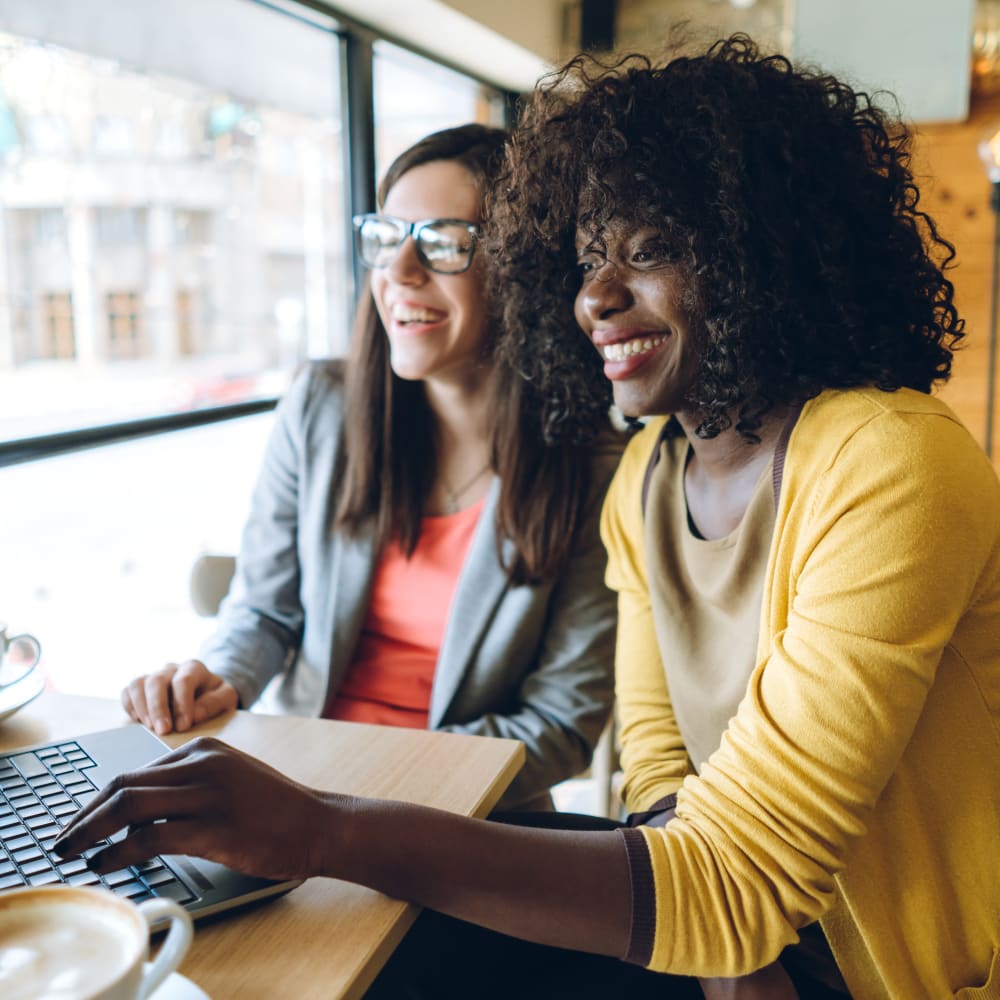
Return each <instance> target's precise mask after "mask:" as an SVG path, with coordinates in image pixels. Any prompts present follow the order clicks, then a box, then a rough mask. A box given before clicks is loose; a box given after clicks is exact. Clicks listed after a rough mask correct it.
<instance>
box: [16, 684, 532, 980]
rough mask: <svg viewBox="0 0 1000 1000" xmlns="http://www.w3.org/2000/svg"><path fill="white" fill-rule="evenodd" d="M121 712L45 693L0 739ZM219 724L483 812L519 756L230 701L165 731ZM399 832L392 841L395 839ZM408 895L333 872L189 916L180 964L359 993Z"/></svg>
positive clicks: (451, 806) (251, 741)
mask: <svg viewBox="0 0 1000 1000" xmlns="http://www.w3.org/2000/svg"><path fill="white" fill-rule="evenodd" d="M127 721H128V719H127V717H126V716H125V714H124V712H123V711H122V709H121V706H120V705H118V703H117V702H114V701H110V700H107V699H103V698H85V697H79V696H76V695H60V694H52V693H46V694H43V695H42V696H41V697H40V698H38V699H37V700H36V701H34V702H32V703H31V704H30V705H28V706H27V707H26V708H24V709H22V710H21V711H20V712H18V713H17V715H14V716H12V717H11V718H9V719H7V720H6V721H4V722H3V723H0V750H3V751H6V750H12V749H16V748H18V747H22V746H28V745H30V744H33V743H43V742H46V741H48V740H52V739H64V738H68V737H70V736H77V735H80V734H82V733H86V732H91V731H95V730H98V729H109V728H111V727H112V726H115V725H122V724H124V723H126V722H127ZM200 735H212V736H219V737H220V738H221V739H224V740H225V741H226V742H227V743H231V744H232V745H233V746H236V747H239V748H240V749H241V750H245V751H247V752H248V753H252V754H254V755H255V756H257V757H260V758H261V759H262V760H265V761H267V762H268V763H269V764H271V765H272V766H273V767H276V768H278V769H279V770H281V771H283V772H284V773H286V774H288V775H290V776H291V777H293V778H295V779H296V780H298V781H301V782H304V783H306V784H309V785H312V786H314V787H317V788H322V789H325V790H329V791H337V792H344V793H348V794H355V795H364V796H373V797H380V798H390V799H397V800H402V801H407V802H418V803H422V804H424V805H429V806H436V807H437V808H440V809H447V810H449V811H451V812H455V813H460V814H462V815H465V816H485V815H486V814H487V813H488V812H489V810H490V809H491V808H492V807H493V805H494V804H495V803H496V802H497V800H498V799H499V798H500V796H501V795H502V794H503V792H504V790H505V789H506V788H507V786H508V785H509V784H510V782H511V780H512V779H513V777H514V775H515V774H516V773H517V771H518V769H519V768H520V766H521V764H522V762H523V760H524V747H523V746H522V745H521V744H520V743H518V742H517V741H514V740H496V739H485V738H482V737H476V736H458V735H454V734H451V733H431V732H424V731H421V730H412V729H390V728H386V727H382V726H364V725H358V724H354V723H347V722H329V721H325V720H321V719H299V718H288V717H278V716H265V715H257V714H254V713H250V712H234V713H231V714H229V715H226V716H223V717H222V718H220V719H216V720H213V721H212V722H210V723H207V724H205V725H203V726H199V727H198V729H197V730H195V731H194V733H186V734H184V735H183V736H177V735H171V736H169V737H167V738H166V742H167V743H169V744H170V745H171V746H177V745H179V744H181V743H183V742H185V741H186V740H187V739H190V738H192V737H193V736H200ZM404 843H405V841H404V840H401V847H400V849H401V850H405V847H404V846H403V844H404ZM418 912H419V909H418V907H415V906H412V905H410V904H407V903H401V902H399V901H397V900H393V899H390V898H388V897H387V896H383V895H382V894H381V893H377V892H373V891H372V890H370V889H364V888H361V887H360V886H356V885H351V884H349V883H347V882H340V881H338V880H336V879H327V878H313V879H310V880H309V881H307V882H305V883H304V884H303V885H301V886H299V887H298V888H297V889H294V890H293V891H292V892H290V893H288V894H287V895H285V896H282V897H280V898H278V899H274V900H270V901H267V902H264V903H262V904H260V905H258V906H255V907H252V908H250V909H247V910H244V911H240V912H235V913H230V914H225V915H222V916H219V917H216V918H208V919H206V920H205V921H202V922H200V923H198V924H197V925H196V930H195V937H194V943H193V944H192V946H191V950H190V952H188V955H187V957H186V958H185V959H184V963H183V965H182V966H181V970H180V971H181V972H182V973H183V974H184V975H185V976H187V977H188V978H189V979H191V980H192V982H194V983H196V984H197V985H198V986H200V987H201V988H202V989H203V990H205V992H206V993H208V995H209V997H211V1000H229V998H231V997H238V998H239V1000H253V998H260V1000H265V998H266V1000H274V998H276V997H289V996H294V997H296V998H302V1000H306V998H310V997H316V998H320V997H322V998H324V1000H327V998H331V997H360V996H362V995H363V993H364V991H365V990H366V989H367V988H368V986H369V985H370V983H371V981H372V980H373V979H374V978H375V975H376V974H377V973H378V971H379V969H380V968H381V967H382V965H383V964H384V963H385V961H386V960H387V959H388V957H389V956H390V955H391V954H392V951H393V949H394V948H395V947H396V945H397V944H398V943H399V941H400V940H401V939H402V937H403V935H404V934H405V933H406V931H407V930H408V929H409V927H410V925H411V924H412V922H413V920H414V918H415V917H416V915H417V913H418Z"/></svg>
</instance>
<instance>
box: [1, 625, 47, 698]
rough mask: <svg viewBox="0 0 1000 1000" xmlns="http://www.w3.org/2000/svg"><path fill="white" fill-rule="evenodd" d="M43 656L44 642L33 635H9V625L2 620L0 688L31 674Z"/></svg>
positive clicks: (25, 633) (23, 633)
mask: <svg viewBox="0 0 1000 1000" xmlns="http://www.w3.org/2000/svg"><path fill="white" fill-rule="evenodd" d="M8 653H10V657H9V660H8V657H7V654H8ZM41 656H42V644H41V643H40V642H39V641H38V640H37V639H36V638H35V637H34V636H33V635H31V634H29V633H28V632H20V633H19V634H17V635H8V634H7V626H6V625H4V624H3V622H0V688H5V687H10V686H11V685H12V684H16V683H17V682H18V681H19V680H22V679H23V678H24V677H26V676H27V675H28V674H30V673H31V671H32V670H34V669H35V666H36V665H37V663H38V661H39V660H40V659H41ZM5 661H7V662H6V663H5Z"/></svg>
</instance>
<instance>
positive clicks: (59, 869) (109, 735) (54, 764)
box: [0, 724, 301, 919]
mask: <svg viewBox="0 0 1000 1000" xmlns="http://www.w3.org/2000/svg"><path fill="white" fill-rule="evenodd" d="M169 750H170V747H168V746H167V745H166V744H165V743H163V742H162V741H161V740H160V739H158V738H157V737H156V736H154V735H153V734H152V733H151V732H150V731H149V730H148V729H146V728H145V727H143V726H140V725H138V724H133V725H129V726H121V727H119V728H117V729H109V730H106V731H104V732H99V733H89V734H87V735H84V736H78V737H76V738H75V739H67V740H57V741H54V742H51V743H44V744H39V745H38V746H33V747H27V748H25V749H21V750H14V751H9V752H6V753H2V754H0V892H4V891H6V890H8V889H16V888H21V887H23V886H39V885H57V884H60V883H62V884H65V885H73V886H78V885H89V886H95V887H100V886H103V887H104V888H107V889H110V890H111V891H112V892H114V893H116V894H117V895H119V896H124V897H125V898H126V899H130V900H132V901H133V902H136V903H139V902H142V901H143V900H146V899H154V898H156V897H157V896H165V897H168V898H170V899H174V900H176V901H177V902H178V903H180V904H181V905H182V906H184V907H185V908H186V909H187V910H188V911H189V912H190V913H191V916H192V917H194V918H196V919H198V918H201V917H207V916H210V915H212V914H215V913H221V912H223V911H224V910H229V909H231V908H233V907H237V906H243V905H245V904H247V903H253V902H256V901H258V900H262V899H267V898H268V897H271V896H276V895H279V894H281V893H284V892H288V890H289V889H294V888H295V886H297V885H300V884H301V881H300V880H299V881H285V882H274V881H270V880H268V879H261V878H254V877H252V876H249V875H243V874H241V873H239V872H236V871H233V870H232V869H230V868H226V867H225V866H223V865H219V864H215V863H214V862H212V861H205V860H202V859H201V858H191V857H187V856H184V855H172V854H171V855H161V856H159V857H155V858H151V859H150V860H149V861H144V862H143V863H142V864H138V865H134V866H132V867H130V868H122V869H120V870H119V871H115V872H110V873H109V874H107V875H98V874H96V873H95V872H92V871H91V870H90V869H89V868H88V867H87V865H86V861H85V860H84V859H83V858H73V859H72V860H65V859H63V858H60V857H59V856H58V855H54V854H51V853H50V851H51V848H52V845H53V843H54V842H55V841H56V839H57V838H58V836H59V833H60V832H61V830H62V828H63V827H64V826H66V824H67V823H68V822H69V821H70V819H72V817H73V815H74V814H75V813H76V811H77V810H78V809H79V808H80V807H81V806H83V805H85V804H86V803H87V802H89V801H90V800H91V799H92V798H93V797H94V796H95V795H96V794H97V792H98V791H99V790H100V789H101V788H102V787H103V786H104V785H105V784H107V783H108V782H109V781H110V780H111V779H112V778H113V777H115V775H117V774H120V773H121V772H123V771H133V770H135V769H137V768H140V767H143V766H144V765H146V764H148V763H149V762H150V761H152V760H154V759H155V758H157V757H161V756H162V755H163V754H165V753H167V752H169ZM120 835H121V836H124V832H122V833H121V834H120ZM115 836H116V837H117V836H119V835H117V834H116V835H115ZM103 843H105V844H106V843H107V841H103ZM97 849H98V848H96V847H95V848H93V849H91V850H90V851H87V852H86V855H89V854H90V853H91V852H92V851H93V850H97ZM86 855H85V856H86Z"/></svg>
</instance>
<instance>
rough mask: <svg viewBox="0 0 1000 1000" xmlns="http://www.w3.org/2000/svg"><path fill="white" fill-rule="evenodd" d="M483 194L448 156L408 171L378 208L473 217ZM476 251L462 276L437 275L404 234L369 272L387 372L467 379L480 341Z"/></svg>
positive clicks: (482, 315) (482, 314) (413, 218)
mask: <svg viewBox="0 0 1000 1000" xmlns="http://www.w3.org/2000/svg"><path fill="white" fill-rule="evenodd" d="M481 202H482V198H481V195H480V193H479V189H478V188H477V186H476V182H475V179H474V178H473V176H472V175H471V174H470V173H469V171H468V170H466V169H465V168H464V167H462V166H460V165H459V164H457V163H454V162H451V161H449V160H438V161H434V162H431V163H424V164H421V165H420V166H418V167H413V168H412V169H411V170H408V171H407V172H406V173H405V174H403V176H402V177H400V178H399V180H398V181H396V183H395V184H394V185H393V187H392V189H391V190H390V191H389V194H388V196H387V197H386V200H385V204H384V205H383V206H382V208H383V211H384V212H385V214H386V215H394V216H396V217H398V218H400V219H404V220H406V221H407V222H417V221H420V220H423V219H462V220H465V221H467V222H473V223H478V222H479V219H480V206H481ZM481 263H482V262H481V260H480V258H479V256H478V255H477V256H476V257H474V258H473V261H472V266H471V267H470V268H469V270H467V271H465V272H463V273H462V274H437V273H435V272H434V271H431V270H428V269H427V268H426V267H424V265H423V264H421V263H420V260H419V258H418V257H417V254H416V249H415V247H414V245H413V240H412V238H410V237H407V239H406V240H405V242H404V243H403V245H402V246H401V247H400V250H399V253H398V254H397V255H396V257H395V259H394V260H393V261H392V262H391V263H390V264H389V265H388V266H387V267H385V268H380V269H377V270H373V271H372V279H371V287H372V295H373V297H374V299H375V306H376V308H377V309H378V312H379V316H380V317H381V319H382V325H383V326H384V327H385V331H386V335H387V336H388V338H389V347H390V363H391V364H392V368H393V371H394V372H395V373H396V374H397V375H398V376H399V377H400V378H405V379H414V380H416V379H419V380H423V381H429V380H441V381H450V382H458V383H462V384H467V383H468V382H469V381H471V380H473V379H474V378H475V373H476V369H477V367H479V366H481V363H482V359H483V355H484V349H485V346H486V310H485V307H484V305H483V300H482V273H481V271H480V267H481Z"/></svg>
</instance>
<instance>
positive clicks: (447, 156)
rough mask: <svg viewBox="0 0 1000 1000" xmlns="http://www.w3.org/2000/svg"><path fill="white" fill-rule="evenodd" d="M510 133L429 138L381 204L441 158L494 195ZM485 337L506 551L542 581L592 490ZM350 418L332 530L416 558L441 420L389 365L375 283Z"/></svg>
mask: <svg viewBox="0 0 1000 1000" xmlns="http://www.w3.org/2000/svg"><path fill="white" fill-rule="evenodd" d="M506 138H507V133H506V132H505V131H504V130H503V129H498V128H490V127H488V126H485V125H463V126H460V127H458V128H450V129H444V130H443V131H440V132H435V133H433V134H432V135H429V136H427V137H426V138H424V139H421V140H420V142H418V143H416V145H414V146H411V147H410V148H409V149H407V150H406V151H405V152H403V153H402V154H400V156H399V157H397V158H396V160H395V161H394V162H393V164H392V165H391V166H390V167H389V170H388V172H387V173H386V175H385V178H384V180H383V181H382V183H381V185H380V186H379V198H378V201H379V205H382V204H384V203H385V199H386V197H387V195H388V193H389V191H390V190H391V189H392V187H393V185H394V184H395V183H396V182H397V181H398V180H399V179H400V177H402V176H403V174H405V173H406V172H407V171H408V170H412V169H413V168H414V167H418V166H421V165H422V164H425V163H433V162H437V161H442V160H445V161H450V162H453V163H458V164H460V165H461V166H463V167H465V169H466V170H468V171H469V173H470V174H471V175H472V177H473V178H474V179H475V181H476V185H477V187H478V188H479V191H480V193H481V195H482V196H483V197H484V198H485V195H486V194H487V192H488V191H489V190H490V187H491V186H492V184H493V183H494V182H495V180H496V178H497V176H498V174H499V172H500V170H501V168H502V165H503V154H504V144H505V141H506ZM480 252H482V248H481V247H480ZM483 308H484V309H486V310H487V312H488V315H489V316H490V318H491V323H490V326H491V328H492V329H493V330H494V331H495V329H496V327H495V320H493V317H494V315H495V312H494V310H493V309H491V307H490V305H489V304H488V303H487V302H486V301H485V293H484V305H483ZM488 340H489V344H488V347H487V352H488V357H489V359H490V363H491V364H492V365H493V371H492V373H491V377H490V383H489V388H488V389H487V391H489V392H490V393H491V394H492V412H493V414H494V415H495V421H494V425H493V426H494V430H493V441H492V447H491V458H492V464H493V469H494V471H495V472H496V473H497V475H498V476H499V477H500V483H501V487H500V489H501V492H500V501H499V505H498V510H497V524H496V528H497V549H498V552H500V553H502V552H503V548H502V546H503V541H504V539H505V538H507V539H510V541H511V542H512V543H513V554H512V556H511V557H510V558H508V559H506V560H504V559H503V557H502V555H501V559H502V562H503V563H504V565H505V568H506V570H507V571H508V573H509V574H510V576H511V579H512V580H513V581H514V582H515V583H537V582H540V581H543V580H549V579H553V578H554V577H555V576H556V574H557V573H558V572H559V571H560V569H561V568H562V566H563V565H564V563H565V561H566V559H567V557H568V555H569V551H570V548H571V545H572V542H573V539H574V537H575V534H576V527H577V524H578V522H579V520H580V515H581V511H582V509H583V505H584V502H585V500H586V495H587V488H588V484H589V475H588V463H587V457H586V455H585V454H584V453H583V450H582V449H579V448H575V447H574V446H572V445H568V444H559V445H555V446H549V445H546V444H545V443H544V442H543V435H542V433H541V424H540V420H541V407H540V405H539V402H540V401H536V400H535V399H534V395H533V392H532V390H531V387H530V386H528V385H527V383H525V382H524V381H523V380H522V379H521V378H520V376H518V375H517V374H516V373H515V372H514V371H513V369H511V368H510V367H509V366H508V365H507V364H506V363H505V362H503V361H501V360H500V359H498V358H496V357H495V355H494V350H493V346H494V343H495V341H496V337H495V335H494V336H491V337H489V338H488ZM344 413H345V416H344V453H345V458H344V461H343V462H342V474H341V475H339V476H338V477H337V481H336V482H335V483H334V485H333V489H334V490H335V491H336V492H337V493H338V494H339V500H338V503H337V507H336V510H337V514H336V520H335V526H336V527H337V528H339V529H341V530H343V531H346V532H347V533H348V534H352V535H356V534H358V533H360V532H361V531H370V532H372V533H373V534H374V537H375V541H376V544H377V545H378V546H379V547H381V546H384V545H385V544H386V543H387V542H388V541H389V540H390V539H391V538H395V539H396V540H397V541H398V542H399V544H400V546H401V547H402V549H403V551H404V552H405V553H406V554H407V555H410V554H412V552H413V550H414V548H415V547H416V544H417V540H418V539H419V537H420V530H421V524H422V521H423V517H424V511H425V507H426V503H427V497H428V495H429V493H430V490H431V487H432V485H433V483H434V479H435V476H436V473H437V461H438V457H437V452H436V449H435V418H434V415H433V413H432V412H431V408H430V406H429V404H428V402H427V396H426V393H425V390H424V386H423V383H422V382H419V381H408V380H406V379H402V378H400V377H399V376H398V375H396V374H395V372H393V370H392V366H391V365H390V363H389V343H388V338H387V336H386V332H385V328H384V327H383V325H382V321H381V319H380V318H379V315H378V310H377V309H376V308H375V303H374V300H373V299H372V295H371V289H370V286H366V289H365V293H364V295H363V296H362V300H361V302H360V305H359V309H358V318H357V322H356V325H355V331H354V337H353V340H352V351H351V357H350V360H349V361H348V364H347V368H346V375H345V390H344Z"/></svg>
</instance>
